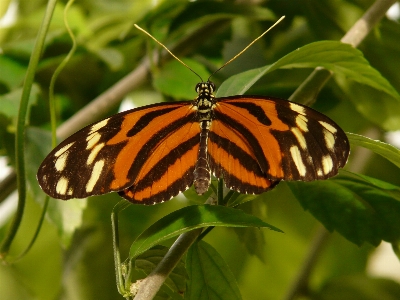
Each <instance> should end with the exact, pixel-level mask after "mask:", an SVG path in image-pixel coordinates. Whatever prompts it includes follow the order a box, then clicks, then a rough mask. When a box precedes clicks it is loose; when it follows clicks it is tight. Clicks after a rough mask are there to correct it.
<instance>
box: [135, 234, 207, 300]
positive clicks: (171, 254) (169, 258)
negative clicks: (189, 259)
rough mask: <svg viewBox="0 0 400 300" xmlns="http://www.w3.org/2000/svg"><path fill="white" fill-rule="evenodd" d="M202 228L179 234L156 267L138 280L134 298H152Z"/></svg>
mask: <svg viewBox="0 0 400 300" xmlns="http://www.w3.org/2000/svg"><path fill="white" fill-rule="evenodd" d="M202 230H203V228H198V229H195V230H192V231H189V232H186V233H184V234H181V235H180V236H179V237H178V238H177V239H176V241H175V243H174V244H173V245H172V246H171V248H170V249H169V251H168V253H167V254H166V255H165V256H164V257H163V259H162V260H161V261H160V263H159V264H158V265H157V267H156V268H155V269H154V270H153V271H152V272H151V273H150V274H149V275H148V276H147V277H146V278H145V279H144V280H143V281H141V282H140V287H139V291H138V293H137V294H136V296H135V298H134V300H146V299H153V298H154V296H155V295H156V294H157V292H158V290H159V289H160V288H161V286H162V285H163V283H164V281H165V280H166V279H167V278H168V275H169V274H170V273H171V271H172V270H173V269H174V268H175V266H176V264H177V263H178V262H179V260H180V259H181V258H182V256H183V254H185V252H186V250H187V249H189V247H190V246H191V245H192V244H193V242H194V241H195V240H196V239H197V237H198V236H199V235H200V234H201V232H202Z"/></svg>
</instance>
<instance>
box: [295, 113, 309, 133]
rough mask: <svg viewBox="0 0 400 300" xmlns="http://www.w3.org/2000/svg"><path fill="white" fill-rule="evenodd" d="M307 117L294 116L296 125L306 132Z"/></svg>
mask: <svg viewBox="0 0 400 300" xmlns="http://www.w3.org/2000/svg"><path fill="white" fill-rule="evenodd" d="M307 122H308V119H307V117H306V116H303V115H298V116H297V117H296V125H297V127H299V128H300V129H301V130H302V131H303V132H308V126H307Z"/></svg>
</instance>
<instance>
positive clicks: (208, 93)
mask: <svg viewBox="0 0 400 300" xmlns="http://www.w3.org/2000/svg"><path fill="white" fill-rule="evenodd" d="M214 90H215V85H214V83H212V82H210V81H208V82H201V83H198V84H197V85H196V92H197V93H198V94H199V95H198V96H197V98H196V99H195V106H196V107H197V118H198V121H199V126H200V145H199V151H198V156H197V162H196V165H195V169H194V172H193V174H194V188H195V189H196V192H197V193H198V194H199V195H201V194H203V193H205V192H206V191H207V190H208V188H209V186H210V182H211V171H210V165H209V162H208V157H207V141H208V133H209V131H210V126H211V122H212V119H213V113H212V111H213V108H214V105H215V97H214V95H213V92H214Z"/></svg>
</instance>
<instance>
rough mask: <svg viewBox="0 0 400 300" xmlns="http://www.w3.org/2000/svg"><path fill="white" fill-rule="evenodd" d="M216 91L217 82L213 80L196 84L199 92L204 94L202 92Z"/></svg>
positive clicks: (210, 92)
mask: <svg viewBox="0 0 400 300" xmlns="http://www.w3.org/2000/svg"><path fill="white" fill-rule="evenodd" d="M214 91H215V84H214V82H212V81H207V82H200V83H198V84H196V93H197V94H202V93H207V94H212V93H214Z"/></svg>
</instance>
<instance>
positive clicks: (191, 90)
mask: <svg viewBox="0 0 400 300" xmlns="http://www.w3.org/2000/svg"><path fill="white" fill-rule="evenodd" d="M183 62H184V63H185V64H187V65H188V66H190V67H191V68H192V69H193V70H194V71H195V72H196V73H197V74H199V75H200V76H201V77H202V78H207V77H208V76H209V74H208V71H207V70H206V69H205V68H204V66H203V65H201V64H199V63H198V62H196V61H195V60H191V59H183ZM204 80H205V79H204ZM199 82H200V78H198V77H197V75H196V74H193V73H192V71H190V70H189V69H187V68H186V67H185V66H184V65H182V64H181V63H180V62H178V61H176V60H175V59H174V60H171V61H169V62H168V63H166V64H165V65H164V66H163V68H162V70H161V72H159V73H157V74H156V76H155V78H154V81H153V83H154V87H155V88H157V89H158V90H159V91H160V92H162V93H164V94H166V95H168V96H171V97H173V98H174V99H186V100H192V99H194V98H195V97H196V95H197V94H196V91H195V86H196V84H197V83H199Z"/></svg>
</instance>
